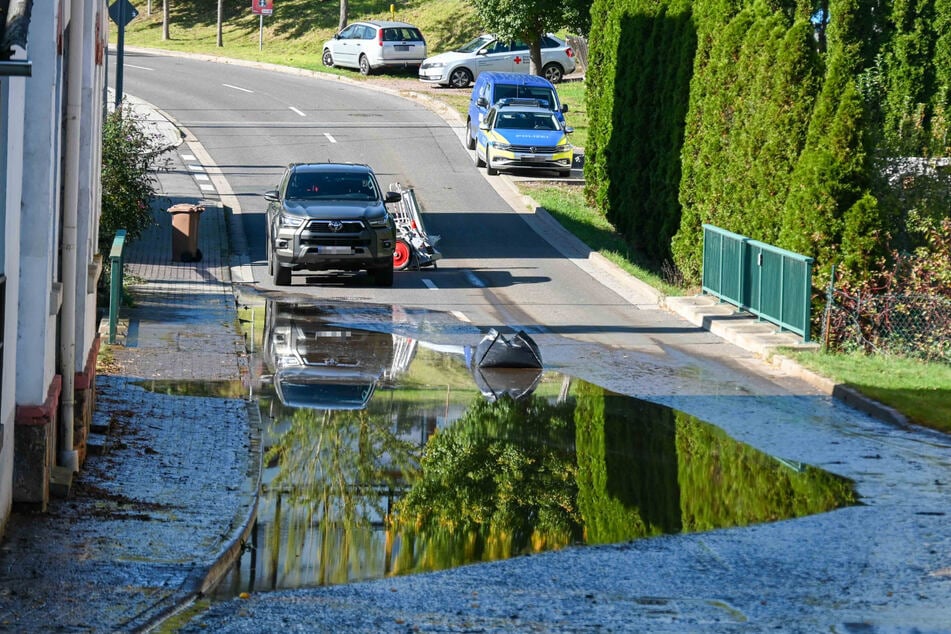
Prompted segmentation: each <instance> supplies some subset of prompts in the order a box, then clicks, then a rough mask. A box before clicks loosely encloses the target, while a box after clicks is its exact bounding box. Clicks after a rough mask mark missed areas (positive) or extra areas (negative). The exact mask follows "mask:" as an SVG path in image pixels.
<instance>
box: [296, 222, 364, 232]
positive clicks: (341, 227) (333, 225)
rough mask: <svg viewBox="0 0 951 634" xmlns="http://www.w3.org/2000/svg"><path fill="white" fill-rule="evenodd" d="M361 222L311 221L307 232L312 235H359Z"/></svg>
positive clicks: (361, 229)
mask: <svg viewBox="0 0 951 634" xmlns="http://www.w3.org/2000/svg"><path fill="white" fill-rule="evenodd" d="M363 229H364V226H363V222H361V221H359V220H311V221H310V222H309V223H307V230H308V231H313V232H314V233H331V234H334V233H360V232H361V231H363Z"/></svg>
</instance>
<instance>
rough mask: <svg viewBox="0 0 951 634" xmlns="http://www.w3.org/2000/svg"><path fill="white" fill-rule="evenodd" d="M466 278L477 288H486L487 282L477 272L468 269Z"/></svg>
mask: <svg viewBox="0 0 951 634" xmlns="http://www.w3.org/2000/svg"><path fill="white" fill-rule="evenodd" d="M466 279H467V280H469V283H470V284H472V285H473V286H475V287H476V288H485V282H483V281H482V280H480V279H479V278H478V277H476V274H475V273H473V272H472V271H466Z"/></svg>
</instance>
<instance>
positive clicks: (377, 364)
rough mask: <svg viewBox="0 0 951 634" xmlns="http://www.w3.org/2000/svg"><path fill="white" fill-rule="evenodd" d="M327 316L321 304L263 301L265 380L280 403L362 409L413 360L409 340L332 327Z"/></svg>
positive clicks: (307, 406) (302, 406)
mask: <svg viewBox="0 0 951 634" xmlns="http://www.w3.org/2000/svg"><path fill="white" fill-rule="evenodd" d="M332 315H333V313H332V312H330V311H329V310H327V309H326V308H322V307H320V306H314V305H308V304H300V303H284V302H277V301H273V300H270V301H269V302H268V305H267V308H266V310H265V332H264V361H265V364H266V365H267V367H268V369H269V371H270V372H272V373H273V374H271V375H270V376H269V377H264V378H270V379H271V381H272V383H273V386H274V391H275V393H276V394H277V397H278V399H279V400H280V402H281V403H282V404H283V405H285V406H288V407H293V408H298V407H300V408H311V409H328V410H351V409H363V408H365V407H366V406H367V403H368V402H369V401H370V398H371V397H372V396H373V392H374V391H375V390H376V386H377V384H378V383H379V382H380V381H382V380H384V379H392V378H393V377H394V376H395V375H397V374H398V373H399V372H400V371H402V370H403V369H405V366H407V365H408V364H409V361H410V360H411V359H412V353H413V345H414V344H415V342H414V341H412V340H410V339H407V338H406V337H400V336H398V335H394V334H390V333H388V332H373V331H369V330H359V329H354V328H349V327H344V326H339V325H334V324H333V323H331V322H330V320H329V318H330V317H332ZM398 344H399V345H398ZM397 353H399V355H398V356H397ZM394 364H396V365H394Z"/></svg>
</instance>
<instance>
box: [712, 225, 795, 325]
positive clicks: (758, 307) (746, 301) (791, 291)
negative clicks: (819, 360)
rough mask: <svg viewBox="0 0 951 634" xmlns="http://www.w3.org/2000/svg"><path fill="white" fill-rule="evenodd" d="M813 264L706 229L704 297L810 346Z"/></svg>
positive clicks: (729, 233) (751, 241)
mask: <svg viewBox="0 0 951 634" xmlns="http://www.w3.org/2000/svg"><path fill="white" fill-rule="evenodd" d="M812 263H813V259H812V258H810V257H806V256H804V255H800V254H798V253H793V252H792V251H786V250H785V249H780V248H778V247H774V246H772V245H769V244H766V243H764V242H759V241H757V240H752V239H750V238H747V237H746V236H741V235H739V234H736V233H731V232H729V231H726V230H724V229H720V228H719V227H715V226H713V225H707V224H705V225H703V292H704V293H709V294H710V295H714V296H716V297H718V298H719V299H720V300H721V301H726V302H729V303H731V304H733V305H735V306H736V307H737V308H740V309H741V310H746V311H748V312H750V313H752V314H753V315H756V316H757V317H758V318H760V319H763V320H765V321H768V322H770V323H773V324H776V325H777V326H779V327H780V328H781V329H785V330H789V331H790V332H794V333H796V334H799V335H802V338H803V341H804V342H805V343H809V316H810V301H811V292H812Z"/></svg>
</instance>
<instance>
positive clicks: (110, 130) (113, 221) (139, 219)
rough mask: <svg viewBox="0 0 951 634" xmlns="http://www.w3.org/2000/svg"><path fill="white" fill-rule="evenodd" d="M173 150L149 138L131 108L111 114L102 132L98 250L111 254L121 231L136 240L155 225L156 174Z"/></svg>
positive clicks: (119, 109)
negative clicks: (153, 205)
mask: <svg viewBox="0 0 951 634" xmlns="http://www.w3.org/2000/svg"><path fill="white" fill-rule="evenodd" d="M171 149H172V147H171V146H169V145H164V144H163V143H161V142H160V140H159V137H158V136H156V135H154V134H149V133H148V132H147V131H146V129H145V126H144V125H143V122H142V120H141V118H139V117H137V116H136V115H135V113H134V112H133V111H132V109H131V108H130V107H129V106H128V104H125V103H123V104H122V105H121V107H119V108H117V109H116V110H114V111H113V112H111V113H109V115H108V116H107V117H106V122H105V125H104V126H103V131H102V217H101V218H100V220H99V250H100V251H101V252H102V253H104V254H105V253H108V252H109V249H111V248H112V240H113V238H114V237H115V235H116V231H118V230H119V229H125V230H126V237H127V239H128V240H135V239H136V238H138V237H140V236H141V235H142V232H143V231H145V230H146V229H147V228H148V227H149V226H150V225H151V224H152V211H151V205H152V202H153V200H154V199H155V197H156V193H157V189H156V188H157V184H158V177H157V176H156V173H157V172H158V171H159V170H162V169H165V168H167V166H168V158H165V159H164V160H163V158H162V157H163V155H165V154H166V153H167V152H168V151H169V150H171Z"/></svg>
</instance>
